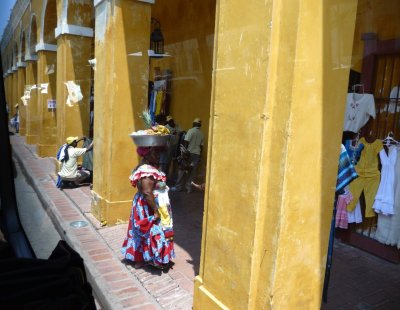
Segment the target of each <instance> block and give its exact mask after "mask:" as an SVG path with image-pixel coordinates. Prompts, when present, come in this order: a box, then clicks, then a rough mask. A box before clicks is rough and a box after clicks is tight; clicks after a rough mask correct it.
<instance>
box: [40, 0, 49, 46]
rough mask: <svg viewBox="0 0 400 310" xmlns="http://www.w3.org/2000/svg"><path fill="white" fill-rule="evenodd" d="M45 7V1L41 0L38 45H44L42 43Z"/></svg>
mask: <svg viewBox="0 0 400 310" xmlns="http://www.w3.org/2000/svg"><path fill="white" fill-rule="evenodd" d="M46 7H47V0H43V4H42V14H41V16H40V33H39V40H38V43H44V42H43V37H44V18H45V15H46Z"/></svg>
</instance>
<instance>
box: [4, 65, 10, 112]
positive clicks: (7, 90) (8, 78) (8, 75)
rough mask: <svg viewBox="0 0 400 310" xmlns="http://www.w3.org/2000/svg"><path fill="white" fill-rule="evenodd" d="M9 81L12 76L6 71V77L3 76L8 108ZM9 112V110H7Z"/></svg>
mask: <svg viewBox="0 0 400 310" xmlns="http://www.w3.org/2000/svg"><path fill="white" fill-rule="evenodd" d="M10 81H12V77H11V75H10V73H9V72H7V75H6V77H5V78H4V90H5V93H6V103H7V104H8V108H9V109H10ZM9 113H10V110H9Z"/></svg>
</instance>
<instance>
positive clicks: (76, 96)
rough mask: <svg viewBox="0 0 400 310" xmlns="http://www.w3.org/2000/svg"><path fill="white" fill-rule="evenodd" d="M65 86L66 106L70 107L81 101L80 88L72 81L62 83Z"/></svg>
mask: <svg viewBox="0 0 400 310" xmlns="http://www.w3.org/2000/svg"><path fill="white" fill-rule="evenodd" d="M64 84H65V85H66V86H67V90H68V98H67V102H66V104H67V105H68V106H69V107H72V106H73V105H74V104H76V103H78V102H79V101H81V100H82V99H83V95H82V91H81V87H80V86H79V85H77V84H75V82H74V81H68V82H66V83H64Z"/></svg>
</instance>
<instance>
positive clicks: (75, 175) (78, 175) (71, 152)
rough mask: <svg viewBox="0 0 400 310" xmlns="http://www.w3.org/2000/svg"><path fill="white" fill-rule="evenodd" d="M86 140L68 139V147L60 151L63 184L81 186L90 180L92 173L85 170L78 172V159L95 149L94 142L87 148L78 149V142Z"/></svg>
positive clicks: (60, 174)
mask: <svg viewBox="0 0 400 310" xmlns="http://www.w3.org/2000/svg"><path fill="white" fill-rule="evenodd" d="M82 140H86V137H82V138H80V139H79V137H68V138H67V139H66V145H65V147H64V146H63V149H62V150H60V153H61V154H60V156H59V160H60V161H61V171H60V172H59V173H58V175H59V176H60V178H61V180H62V181H63V182H65V181H66V182H70V183H73V184H74V185H75V186H78V185H80V184H81V183H82V182H83V181H85V180H87V179H89V177H90V172H89V171H88V170H85V169H79V170H78V163H77V159H78V157H79V156H82V155H84V154H85V153H86V152H87V151H90V150H91V149H92V148H93V142H92V143H91V144H90V145H89V146H88V147H87V148H78V147H77V146H78V142H79V141H82Z"/></svg>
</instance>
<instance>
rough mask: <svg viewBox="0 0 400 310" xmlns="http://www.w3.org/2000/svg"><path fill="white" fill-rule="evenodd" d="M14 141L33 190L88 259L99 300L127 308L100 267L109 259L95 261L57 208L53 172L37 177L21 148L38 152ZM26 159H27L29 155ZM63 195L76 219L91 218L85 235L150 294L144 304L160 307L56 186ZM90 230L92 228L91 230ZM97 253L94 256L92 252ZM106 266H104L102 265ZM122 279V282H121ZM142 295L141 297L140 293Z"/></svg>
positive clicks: (145, 294)
mask: <svg viewBox="0 0 400 310" xmlns="http://www.w3.org/2000/svg"><path fill="white" fill-rule="evenodd" d="M12 144H13V155H14V157H15V158H16V159H17V160H18V163H19V165H20V167H21V171H23V173H24V176H25V177H26V179H27V180H28V182H29V183H30V184H31V185H32V187H33V189H34V190H35V192H36V193H37V195H38V197H39V199H40V201H41V202H42V204H43V207H44V209H45V210H46V212H47V213H48V215H49V216H50V218H51V220H52V222H53V224H54V225H55V227H56V229H57V231H58V232H59V234H60V236H61V238H63V239H64V240H66V241H67V242H68V243H69V244H70V245H71V247H72V248H74V249H75V250H76V251H77V252H78V253H79V254H80V255H81V256H82V258H83V259H84V263H85V267H86V272H87V278H88V281H89V282H90V284H91V285H92V288H93V291H94V295H95V296H96V297H97V299H98V300H99V302H100V304H101V305H102V307H103V308H104V309H127V307H126V305H125V303H124V300H122V301H121V298H120V297H118V295H117V294H116V293H115V292H116V291H115V290H114V291H113V290H112V287H111V286H110V285H109V284H108V282H107V281H106V280H104V278H103V275H102V273H101V272H100V270H99V268H98V267H99V266H100V267H104V265H105V264H108V260H106V261H105V263H104V264H102V263H101V262H99V263H98V264H97V266H96V263H94V262H93V261H92V257H91V256H90V254H89V250H88V249H87V247H85V245H84V244H83V243H82V240H79V234H78V235H77V230H76V228H73V227H71V226H70V225H69V224H68V223H67V221H66V220H64V219H63V215H62V214H61V213H60V211H59V210H58V209H57V207H56V204H55V203H54V201H53V199H52V198H51V197H50V196H49V194H48V193H47V190H46V188H45V185H46V183H52V185H53V186H54V188H55V189H56V187H55V184H54V181H53V179H52V178H51V176H50V175H48V179H47V178H45V179H35V178H34V177H33V176H32V175H31V173H30V171H28V169H29V168H28V167H27V166H26V162H25V161H24V160H23V158H22V155H21V154H19V152H18V150H17V149H18V148H19V147H20V148H24V149H26V151H27V152H29V153H30V155H32V157H34V155H33V154H32V153H31V152H30V151H29V149H27V147H26V146H25V143H24V142H22V143H21V142H14V143H12ZM25 159H26V158H25ZM56 190H57V191H59V192H60V193H62V195H63V196H64V197H65V199H66V200H67V201H68V204H69V206H68V207H70V208H71V209H72V210H75V211H77V212H78V213H79V215H78V216H75V215H74V216H73V220H74V221H75V220H82V221H87V222H88V223H89V225H88V226H86V227H85V230H86V231H85V235H88V237H89V236H90V237H93V238H94V239H93V240H90V241H88V242H90V243H91V242H95V241H96V242H99V243H101V244H102V245H103V246H104V248H105V249H107V251H106V253H107V254H110V255H111V260H112V261H114V262H117V263H118V265H119V266H120V268H118V267H117V268H116V269H119V270H115V272H114V273H118V272H121V275H123V277H124V278H126V279H127V280H129V281H132V287H135V288H139V291H140V293H141V294H140V295H142V296H143V297H146V298H145V299H148V300H147V302H146V301H144V304H145V305H146V306H150V305H151V306H153V307H154V308H155V309H160V308H161V307H160V305H159V304H158V302H157V301H156V300H155V298H154V297H152V296H151V295H150V294H149V293H148V292H147V291H146V290H145V289H144V288H143V286H142V285H141V284H140V283H139V281H138V279H136V278H135V277H134V276H133V275H132V273H131V272H130V271H129V270H128V269H127V268H126V267H125V266H123V265H122V264H121V262H120V260H119V258H118V257H117V256H116V255H115V253H114V252H113V251H112V250H111V249H110V248H109V247H108V246H107V245H106V244H105V242H104V240H103V239H102V237H101V236H100V235H99V234H98V232H97V231H96V230H95V229H94V228H93V227H92V224H91V221H90V220H89V219H87V218H86V216H85V215H84V214H83V213H82V212H81V210H79V209H78V208H77V206H76V205H75V204H74V203H73V202H72V201H71V200H70V198H69V197H68V195H67V194H66V193H63V192H62V191H60V190H59V189H56ZM71 216H72V215H71ZM87 230H89V231H87ZM92 256H93V255H92ZM98 256H100V255H98ZM101 265H103V266H101ZM120 282H121V281H120ZM138 297H140V296H138ZM138 299H139V300H140V301H139V304H140V303H142V301H143V300H142V299H141V298H138Z"/></svg>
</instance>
